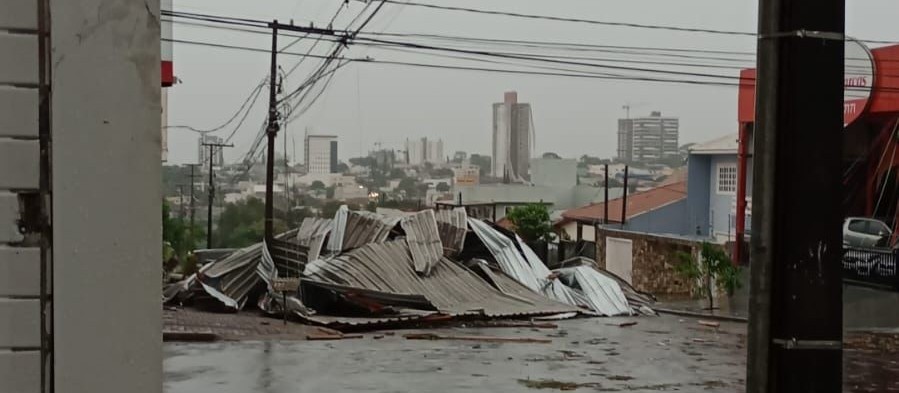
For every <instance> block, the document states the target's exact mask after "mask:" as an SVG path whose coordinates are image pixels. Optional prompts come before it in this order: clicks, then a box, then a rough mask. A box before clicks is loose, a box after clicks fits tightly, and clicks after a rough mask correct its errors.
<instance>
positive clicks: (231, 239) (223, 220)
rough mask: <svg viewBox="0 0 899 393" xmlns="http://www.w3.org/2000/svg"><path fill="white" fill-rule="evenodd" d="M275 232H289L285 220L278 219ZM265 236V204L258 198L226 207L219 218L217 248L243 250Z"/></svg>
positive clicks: (274, 225)
mask: <svg viewBox="0 0 899 393" xmlns="http://www.w3.org/2000/svg"><path fill="white" fill-rule="evenodd" d="M272 229H273V231H274V232H275V233H276V234H277V233H281V232H284V231H286V230H287V225H285V223H284V220H281V219H278V218H276V219H275V221H274V223H273V228H272ZM264 236H265V203H264V202H262V201H261V200H259V199H257V198H247V199H246V200H243V201H239V202H236V203H229V204H227V205H225V210H224V211H222V214H221V216H219V221H218V229H217V232H216V236H215V246H216V247H226V248H242V247H247V246H250V245H253V244H256V243H258V242H261V241H262V238H263V237H264Z"/></svg>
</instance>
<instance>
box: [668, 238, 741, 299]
mask: <svg viewBox="0 0 899 393" xmlns="http://www.w3.org/2000/svg"><path fill="white" fill-rule="evenodd" d="M677 257H678V259H680V264H679V265H677V266H676V269H677V272H678V274H680V275H681V276H683V277H684V278H686V279H688V280H692V281H694V282H695V283H696V290H695V292H694V295H697V296H705V298H706V300H707V301H708V306H709V310H711V309H713V308H714V307H715V297H714V290H715V288H717V289H718V290H723V291H725V292H727V295H728V296H730V295H733V293H734V291H735V290H737V289H739V288H740V287H741V286H742V285H743V284H742V283H741V282H740V267H739V266H734V264H733V263H732V262H731V260H730V257H728V256H727V253H725V252H724V249H723V248H721V246H718V245H714V244H711V243H708V242H703V243H702V250H701V251H700V254H699V260H698V261H697V260H696V258H695V257H694V256H693V254H690V253H686V252H679V253H678V254H677Z"/></svg>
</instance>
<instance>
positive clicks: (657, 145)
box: [618, 112, 679, 162]
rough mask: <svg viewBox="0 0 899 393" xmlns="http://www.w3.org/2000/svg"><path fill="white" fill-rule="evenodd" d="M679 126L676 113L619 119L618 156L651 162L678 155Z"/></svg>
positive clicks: (623, 158)
mask: <svg viewBox="0 0 899 393" xmlns="http://www.w3.org/2000/svg"><path fill="white" fill-rule="evenodd" d="M678 127H679V125H678V119H677V118H676V117H662V112H651V113H650V114H649V116H646V117H636V118H631V119H618V159H619V160H622V161H627V162H651V161H655V160H659V159H663V158H668V157H673V156H677V155H678V138H679V135H678Z"/></svg>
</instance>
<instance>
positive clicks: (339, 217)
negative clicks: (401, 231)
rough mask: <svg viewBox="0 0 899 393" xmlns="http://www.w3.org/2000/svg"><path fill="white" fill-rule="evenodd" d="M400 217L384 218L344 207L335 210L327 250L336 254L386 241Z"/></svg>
mask: <svg viewBox="0 0 899 393" xmlns="http://www.w3.org/2000/svg"><path fill="white" fill-rule="evenodd" d="M400 218H401V217H386V216H382V215H380V214H376V213H372V212H368V211H351V210H349V209H348V208H347V207H346V205H343V206H341V207H340V209H338V210H337V214H336V215H335V216H334V221H333V223H332V226H331V236H330V238H329V240H328V250H329V251H331V252H332V253H337V252H341V251H346V250H352V249H354V248H357V247H360V246H362V245H365V244H368V243H380V242H383V241H385V240H387V236H388V235H390V231H391V230H392V229H393V227H395V226H396V224H397V223H398V222H399V221H400Z"/></svg>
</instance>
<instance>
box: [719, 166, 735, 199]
mask: <svg viewBox="0 0 899 393" xmlns="http://www.w3.org/2000/svg"><path fill="white" fill-rule="evenodd" d="M736 192H737V166H736V165H734V164H721V165H718V193H719V194H735V193H736Z"/></svg>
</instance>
